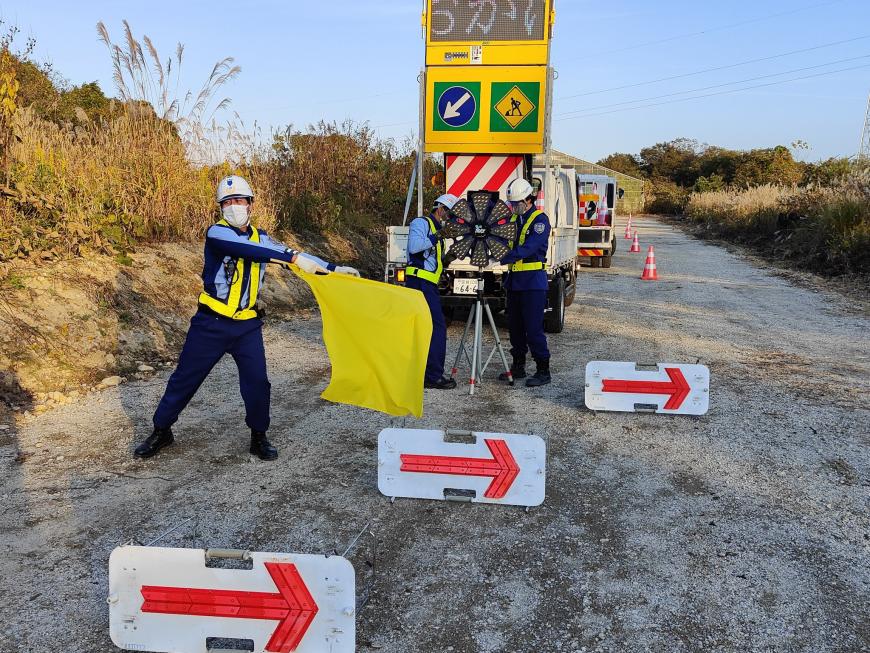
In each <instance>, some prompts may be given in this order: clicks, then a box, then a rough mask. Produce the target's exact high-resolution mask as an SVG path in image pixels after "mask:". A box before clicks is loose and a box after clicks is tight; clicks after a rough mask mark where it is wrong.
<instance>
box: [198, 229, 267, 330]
mask: <svg viewBox="0 0 870 653" xmlns="http://www.w3.org/2000/svg"><path fill="white" fill-rule="evenodd" d="M217 224H219V225H223V226H225V227H229V226H230V225H229V223H227V221H226V220H219V221H218V222H217ZM251 242H254V243H259V242H260V234H259V232H257V229H256V228H255V227H254V225H251ZM244 280H245V259H243V258H240V259H236V269H235V270H234V271H233V278H232V279H230V280H228V281H229V282H230V292H229V295H228V297H227V301H225V302H223V301H221V300H220V299H217V298H215V297H212V296H211V295H209V294H208V293H207V292H202V293H200V295H199V303H200V304H203V305H205V306H208V307H209V308H210V309H211V310H213V311H214V312H215V313H217V314H218V315H223V316H224V317H229V318H232V319H233V320H250V319H253V318H255V317H257V311H255V310H254V305H255V304H256V303H257V293H258V292H259V289H260V263H259V262H255V263H251V284H250V289H249V291H248V305H247V306H244V307H239V304H240V303H241V301H242V290H244V289H243V288H242V284H243V283H244Z"/></svg>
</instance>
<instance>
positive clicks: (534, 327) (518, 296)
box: [499, 179, 551, 387]
mask: <svg viewBox="0 0 870 653" xmlns="http://www.w3.org/2000/svg"><path fill="white" fill-rule="evenodd" d="M507 197H508V202H509V203H510V205H511V209H512V210H513V212H514V216H513V218H512V220H513V221H514V222H516V223H517V226H518V236H517V240H516V241H515V242H514V247H513V249H511V250H510V251H509V252H508V253H507V254H506V255H505V256H504V257H503V258H502V259H501V263H502V264H505V265H507V266H508V273H507V278H506V279H505V281H504V288H505V292H506V293H507V314H508V328H509V331H510V341H511V355H512V356H513V363H512V365H511V374H512V375H513V378H514V379H523V378H525V377H526V353H527V352H528V351H531V353H532V358H533V359H534V360H535V365H536V366H537V369H536V371H535V373H534V375H532V376H531V377H529V378H528V379H526V385H527V386H529V387H537V386H542V385H546V384H548V383H550V381H551V378H550V350H549V349H548V348H547V336H546V335H544V310H545V309H546V308H547V272H546V269H545V267H546V262H547V247H548V245H549V239H550V219H549V218H548V217H547V214H546V213H544V212H543V211H539V210H537V209H536V208H535V199H536V196H535V191H534V189H533V188H532V185H531V184H530V183H529V182H528V181H527V180H525V179H514V180H513V181H512V182H511V183H510V184H509V185H508V189H507ZM499 378H500V379H502V380H508V375H507V373H503V374H501V375H500V376H499Z"/></svg>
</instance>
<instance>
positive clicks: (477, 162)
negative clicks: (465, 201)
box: [447, 154, 523, 198]
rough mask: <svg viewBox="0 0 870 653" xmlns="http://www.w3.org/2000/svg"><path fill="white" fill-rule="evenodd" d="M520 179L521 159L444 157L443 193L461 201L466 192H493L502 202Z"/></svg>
mask: <svg viewBox="0 0 870 653" xmlns="http://www.w3.org/2000/svg"><path fill="white" fill-rule="evenodd" d="M522 176H523V157H522V156H516V155H507V156H506V155H503V154H473V155H465V154H448V155H447V192H448V193H452V194H453V195H456V197H459V198H464V197H465V194H466V193H467V192H468V191H470V190H495V191H498V192H499V194H501V196H502V198H504V197H506V196H507V187H508V184H509V183H511V182H512V181H513V180H514V179H519V178H521V177H522Z"/></svg>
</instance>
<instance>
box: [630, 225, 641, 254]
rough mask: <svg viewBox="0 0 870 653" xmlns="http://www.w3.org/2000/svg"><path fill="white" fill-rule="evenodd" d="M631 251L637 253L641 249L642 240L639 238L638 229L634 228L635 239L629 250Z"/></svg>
mask: <svg viewBox="0 0 870 653" xmlns="http://www.w3.org/2000/svg"><path fill="white" fill-rule="evenodd" d="M628 251H629V252H631V253H636V252H639V251H640V241H638V239H637V229H635V230H634V241H632V243H631V249H629V250H628Z"/></svg>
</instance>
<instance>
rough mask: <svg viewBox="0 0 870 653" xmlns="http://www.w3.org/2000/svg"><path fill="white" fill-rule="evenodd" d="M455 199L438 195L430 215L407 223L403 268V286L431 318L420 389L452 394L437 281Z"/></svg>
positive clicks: (452, 196)
mask: <svg viewBox="0 0 870 653" xmlns="http://www.w3.org/2000/svg"><path fill="white" fill-rule="evenodd" d="M456 202H457V198H456V196H455V195H450V194H449V193H448V194H446V195H442V196H441V197H439V198H438V199H437V200H435V206H434V207H433V208H432V213H431V214H430V215H428V216H421V217H419V218H414V219H413V220H411V225H410V229H409V232H408V267H407V268H405V286H406V287H408V288H414V289H416V290H419V291H420V292H422V293H423V296H424V297H425V298H426V303H427V304H428V305H429V312H430V313H431V314H432V339H431V340H430V341H429V356H428V358H427V359H426V374H425V376H424V379H423V386H424V387H426V388H434V389H437V390H452V389H453V388H455V387H456V381H455V380H454V379H448V378H446V377H445V376H444V357H445V356H446V355H447V322H446V321H445V320H444V313H443V311H442V310H441V296H440V295H439V294H438V281H439V280H440V279H441V272H442V271H443V268H444V264H443V260H442V259H443V251H442V238H441V229H442V225H443V222H444V220H446V219H447V216H448V215H449V214H450V210H451V209H452V208H453V205H454V204H456Z"/></svg>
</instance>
